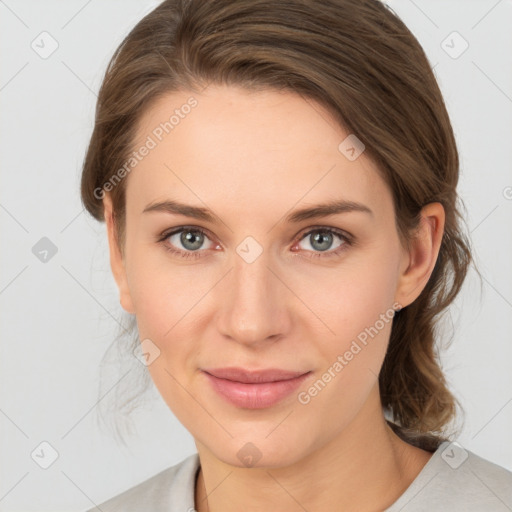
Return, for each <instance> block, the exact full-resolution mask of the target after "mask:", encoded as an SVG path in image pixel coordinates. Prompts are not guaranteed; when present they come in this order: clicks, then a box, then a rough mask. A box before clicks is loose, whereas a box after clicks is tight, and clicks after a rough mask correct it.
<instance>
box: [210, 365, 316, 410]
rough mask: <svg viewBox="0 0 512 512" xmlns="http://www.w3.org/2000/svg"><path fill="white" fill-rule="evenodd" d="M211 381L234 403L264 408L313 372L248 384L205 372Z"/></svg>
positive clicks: (289, 392)
mask: <svg viewBox="0 0 512 512" xmlns="http://www.w3.org/2000/svg"><path fill="white" fill-rule="evenodd" d="M203 373H204V374H205V375H206V377H208V380H209V381H210V383H211V385H212V386H213V389H215V391H217V393H219V394H220V395H221V396H222V397H223V398H225V399H227V400H228V401H229V402H230V403H232V404H233V405H236V406H237V407H242V408H244V409H264V408H266V407H272V406H273V405H275V404H277V403H278V402H280V401H281V400H282V399H283V398H285V397H287V396H288V395H290V394H291V393H293V392H294V391H295V390H296V389H297V388H298V387H299V386H300V385H301V384H302V382H303V381H304V380H305V379H306V378H307V377H308V376H309V374H310V373H311V372H308V373H305V374H304V375H300V376H299V377H296V378H294V379H289V380H279V381H275V382H263V383H260V384H246V383H244V382H234V381H231V380H226V379H219V378H218V377H214V376H213V375H211V374H209V373H206V372H203Z"/></svg>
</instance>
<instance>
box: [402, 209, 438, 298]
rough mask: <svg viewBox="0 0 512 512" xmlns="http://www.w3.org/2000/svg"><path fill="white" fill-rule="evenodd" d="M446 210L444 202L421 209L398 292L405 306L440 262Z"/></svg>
mask: <svg viewBox="0 0 512 512" xmlns="http://www.w3.org/2000/svg"><path fill="white" fill-rule="evenodd" d="M444 222H445V213H444V208H443V205H442V204H441V203H437V202H436V203H429V204H427V205H426V206H424V207H423V208H422V210H421V221H420V225H419V226H418V230H417V232H416V235H415V237H414V238H413V240H412V241H411V246H410V249H409V250H408V251H406V250H405V249H404V257H403V259H402V264H401V268H400V275H399V280H398V284H397V290H396V294H395V300H396V302H398V303H400V304H401V307H402V308H404V307H406V306H408V305H409V304H412V303H413V302H414V301H415V300H416V299H417V298H418V297H419V295H420V294H421V292H422V291H423V289H424V288H425V286H426V284H427V282H428V280H429V278H430V276H431V274H432V272H433V270H434V266H435V264H436V261H437V256H438V254H439V249H440V247H441V241H442V239H443V233H444Z"/></svg>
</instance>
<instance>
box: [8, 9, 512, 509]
mask: <svg viewBox="0 0 512 512" xmlns="http://www.w3.org/2000/svg"><path fill="white" fill-rule="evenodd" d="M157 3H158V2H155V1H145V2H144V1H141V0H139V1H135V0H130V1H127V0H115V1H114V0H109V1H105V0H104V1H101V2H100V1H99V0H89V1H84V0H72V1H70V0H68V1H67V2H63V1H55V0H53V1H45V2H36V1H35V0H34V1H26V0H25V1H14V0H5V1H0V38H1V47H2V65H1V68H0V102H1V112H2V115H1V118H0V123H1V124H0V126H1V142H0V143H1V152H0V154H1V157H2V168H1V170H2V176H1V180H2V181H1V183H2V186H1V189H0V226H1V233H2V245H1V248H2V251H1V256H0V257H1V260H0V308H1V315H2V319H1V320H2V323H1V327H2V330H1V333H2V340H1V341H2V343H1V348H0V350H1V353H0V364H1V381H0V428H1V446H0V448H1V457H0V461H1V464H2V466H1V473H0V510H1V511H9V512H11V511H22V510H23V511H45V510H48V511H49V510H52V511H58V510H68V511H69V510H77V511H78V510H84V509H86V508H89V507H91V506H93V504H97V503H100V502H101V501H103V500H105V499H106V498H108V497H110V496H112V495H114V494H117V493H118V492H121V491H122V490H124V489H126V488H128V487H130V486H132V485H134V484H135V483H138V482H140V481H142V480H143V479H145V478H148V477H149V476H151V475H153V474H155V473H157V472H158V471H160V470H162V469H164V468H166V467H168V466H170V465H173V464H175V463H177V462H179V461H181V460H182V459H183V458H184V457H186V456H187V455H189V454H191V453H193V452H194V451H195V445H194V444H193V440H192V438H191V436H190V434H189V433H188V432H187V431H186V430H185V429H184V428H183V427H182V426H181V424H179V422H178V421H177V420H176V419H175V418H174V416H173V415H172V413H170V411H169V410H168V408H167V406H166V405H165V404H164V402H163V400H161V399H160V397H159V396H158V394H157V392H156V391H155V390H154V389H153V390H152V391H150V392H149V394H147V395H146V398H145V399H144V400H145V402H144V407H142V408H140V409H139V410H137V412H136V413H135V414H134V424H135V426H136V430H135V431H134V432H133V433H132V434H131V435H129V436H127V437H126V442H127V446H123V445H122V444H121V443H120V442H118V441H117V438H116V437H115V435H114V434H113V433H112V431H111V430H109V429H108V428H106V427H105V426H103V427H101V424H99V423H98V410H99V406H98V404H99V405H102V404H105V403H109V400H110V399H112V397H115V393H116V385H115V384H116V382H118V381H119V379H120V378H121V377H122V376H123V375H122V374H119V373H113V377H112V379H113V380H112V387H111V390H110V391H109V392H108V393H107V394H106V395H105V396H103V395H99V391H98V376H99V363H100V361H101V358H102V356H103V354H104V352H105V349H106V347H107V346H108V345H109V344H110V342H111V340H112V339H113V337H114V335H115V334H116V332H117V330H116V329H117V324H116V319H117V320H119V321H121V322H123V323H125V321H126V317H125V316H123V315H122V312H121V308H120V305H119V303H118V294H117V289H116V288H115V286H114V282H113V279H112V277H111V275H110V268H109V263H108V252H107V244H106V237H105V228H104V225H103V224H98V223H97V222H96V221H94V220H92V219H91V218H89V216H88V215H87V214H86V213H85V212H84V211H83V210H82V206H81V204H80V200H79V193H78V188H79V177H80V167H81V163H82V161H83V157H84V153H85V149H86V144H87V143H88V138H89V136H90V134H91V130H92V126H93V114H94V107H95V100H96V92H97V91H98V88H99V85H100V81H101V77H102V75H103V72H104V70H105V68H106V65H107V63H108V60H109V58H110V56H111V55H112V53H113V51H114V50H115V48H116V47H117V46H118V44H119V43H120V42H121V40H122V38H123V37H124V36H125V35H126V34H127V33H128V31H129V30H130V29H131V28H132V27H133V26H134V24H135V23H136V22H137V21H138V20H140V19H141V18H142V16H143V15H144V14H146V13H147V12H149V11H150V10H151V9H152V8H153V7H154V6H156V5H157ZM388 3H389V4H390V5H391V6H392V7H393V9H394V10H395V11H396V12H397V13H398V14H399V15H400V16H401V17H402V19H403V20H404V21H405V22H406V24H407V25H408V26H409V27H410V28H411V30H412V31H413V32H414V34H415V35H416V36H417V37H418V39H419V40H420V43H421V44H422V45H423V46H424V48H425V50H426V52H427V54H428V56H429V59H430V61H431V64H432V66H434V67H435V73H436V75H437V77H438V79H439V82H440V85H441V89H442V91H443V93H444V96H445V99H446V102H447V105H448V109H449V112H450V115H451V118H452V122H453V126H454V129H455V132H456V137H457V141H458V144H459V150H460V155H461V164H462V176H461V182H460V188H459V191H460V194H461V196H462V197H463V199H464V201H465V204H466V206H467V208H468V219H467V222H468V225H469V228H470V231H471V237H472V240H473V243H474V247H475V258H476V260H477V264H478V265H479V268H480V270H481V271H482V273H483V275H484V278H485V280H484V286H483V294H482V295H480V291H479V284H478V281H477V280H476V278H475V274H474V272H473V271H472V272H471V273H470V275H469V278H468V282H467V283H466V286H465V288H464V290H463V294H462V295H461V297H460V298H459V299H458V300H457V303H456V304H455V305H454V307H452V308H451V314H450V320H451V321H452V322H453V328H454V329H455V335H454V337H453V344H452V346H451V348H450V349H449V350H448V351H446V352H445V353H444V355H443V363H444V367H445V369H446V372H447V375H448V378H449V381H450V383H451V386H452V388H453V389H454V391H455V393H456V395H457V396H458V397H459V398H460V400H461V402H462V404H463V406H464V408H465V411H466V418H465V427H464V430H463V431H462V434H461V436H460V437H459V438H458V441H459V442H460V443H461V444H462V445H463V446H464V447H465V448H467V449H470V450H472V451H474V452H476V453H478V454H479V455H481V456H483V457H485V458H488V459H489V460H491V461H493V462H496V463H498V464H500V465H502V466H504V467H506V468H508V469H511V470H512V442H511V432H512V372H511V371H510V363H511V361H512V335H511V328H512V272H511V262H512V259H511V257H510V255H511V252H512V251H511V249H512V172H511V162H512V138H511V134H512V133H511V132H512V130H511V128H512V67H511V62H510V49H511V48H512V33H511V31H510V26H511V21H512V2H511V1H506V0H501V1H496V0H473V1H468V0H458V1H455V0H450V1H447V0H437V1H435V0H421V1H420V0H415V1H412V0H396V1H394V0H391V1H389V2H388ZM43 31H47V32H48V33H49V34H51V36H52V37H53V38H54V39H55V40H56V41H57V42H58V45H59V46H58V49H57V50H56V51H55V52H54V53H53V54H52V55H51V56H49V57H48V58H46V59H43V58H41V57H40V56H39V54H38V53H36V51H34V50H33V49H32V48H31V43H32V41H34V40H35V41H36V43H37V44H39V46H40V47H41V46H42V43H41V42H40V41H41V37H47V36H39V35H40V34H41V32H43ZM453 31H457V32H458V33H459V34H460V35H461V36H462V37H463V38H464V39H465V40H466V41H467V42H468V43H469V48H468V49H467V50H466V51H465V52H464V53H462V54H461V55H460V56H458V58H452V56H450V55H448V53H447V52H446V51H445V49H446V50H448V51H450V52H452V55H453V54H454V52H455V53H458V52H459V51H460V49H461V48H462V46H461V44H463V41H462V40H461V39H457V37H458V36H453V35H452V36H450V37H449V38H448V39H446V38H447V37H448V36H449V35H450V34H451V33H452V32H453ZM454 37H455V39H454ZM38 41H39V43H38ZM443 41H445V43H443ZM442 45H444V49H443V46H442ZM49 47H50V46H49V40H48V39H47V40H46V43H45V48H46V49H48V48H49ZM450 47H452V48H451V49H450ZM41 51H42V50H41ZM42 237H48V238H49V239H50V240H51V241H52V242H53V243H54V244H55V246H56V247H57V249H58V252H57V253H56V254H55V255H54V256H53V257H51V258H50V257H48V261H47V262H42V261H40V260H39V259H38V258H36V256H35V255H34V254H33V253H32V247H33V246H34V245H35V244H36V243H37V242H38V241H39V240H40V239H41V238H42ZM132 364H133V365H139V364H140V363H139V362H138V361H137V360H136V359H135V358H133V360H132ZM135 374H136V369H135V368H134V369H133V370H128V373H127V374H126V375H125V379H123V383H124V382H126V383H128V384H131V378H132V376H134V375H135ZM133 385H136V383H133ZM109 386H110V384H109ZM43 441H46V442H48V443H50V445H51V446H52V447H53V448H54V449H55V450H56V451H57V452H58V454H59V457H58V459H57V460H56V461H55V462H54V463H53V464H52V465H51V466H50V467H49V468H48V469H46V470H45V469H42V468H41V467H40V466H39V465H38V464H36V462H35V461H34V460H33V459H32V458H31V453H32V452H33V451H34V450H35V449H36V448H37V449H38V450H39V451H37V450H36V453H39V459H37V457H35V458H36V459H37V460H39V461H40V462H41V463H44V459H45V457H46V458H48V457H49V456H51V451H50V449H49V448H47V447H46V448H45V446H44V445H43V447H42V448H41V447H40V446H39V445H40V443H41V442H43ZM38 447H39V448H38ZM41 449H42V452H41Z"/></svg>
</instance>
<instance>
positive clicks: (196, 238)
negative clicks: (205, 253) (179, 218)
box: [180, 231, 203, 251]
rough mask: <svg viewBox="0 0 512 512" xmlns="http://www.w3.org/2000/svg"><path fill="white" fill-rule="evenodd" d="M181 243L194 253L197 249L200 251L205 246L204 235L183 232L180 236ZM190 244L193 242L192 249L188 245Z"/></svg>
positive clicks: (196, 232)
mask: <svg viewBox="0 0 512 512" xmlns="http://www.w3.org/2000/svg"><path fill="white" fill-rule="evenodd" d="M180 242H181V243H182V244H183V247H185V248H186V249H189V250H191V251H194V250H196V249H199V248H200V247H201V245H202V244H203V235H202V234H201V233H199V232H198V231H183V232H182V233H181V236H180ZM190 242H192V247H191V246H190V245H187V244H189V243H190ZM194 242H195V243H194Z"/></svg>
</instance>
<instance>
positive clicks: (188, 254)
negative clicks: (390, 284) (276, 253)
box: [158, 226, 355, 259]
mask: <svg viewBox="0 0 512 512" xmlns="http://www.w3.org/2000/svg"><path fill="white" fill-rule="evenodd" d="M182 231H192V232H195V233H200V234H201V235H204V236H206V237H207V238H210V237H209V236H208V233H207V232H206V231H205V230H203V229H201V228H198V227H195V226H180V227H179V228H176V229H173V230H171V231H166V232H164V233H162V234H161V235H160V238H159V239H158V242H159V243H162V244H163V245H164V248H165V250H166V251H168V252H170V253H172V254H174V255H176V256H178V257H180V258H184V259H189V258H193V259H196V258H200V257H201V253H202V251H181V250H178V249H174V248H173V247H172V246H170V245H169V244H167V243H166V240H167V239H168V238H169V237H171V236H172V235H175V234H176V233H181V232H182ZM317 232H320V233H331V234H334V235H336V236H338V237H339V238H341V240H342V241H343V242H344V243H343V244H342V245H340V246H339V247H338V248H336V249H335V250H333V251H326V252H321V251H316V252H312V251H306V252H308V253H311V254H310V255H309V256H307V257H308V258H318V257H321V258H331V257H336V256H340V255H341V253H342V252H344V251H345V250H347V248H348V247H350V246H353V245H355V240H354V238H353V237H352V236H351V235H348V234H346V233H344V232H343V231H341V230H339V229H337V228H328V227H324V226H315V227H313V228H311V229H309V231H306V232H304V233H303V234H301V235H300V236H299V237H298V238H297V239H296V241H295V242H294V244H295V243H296V242H300V241H302V240H304V238H306V237H308V236H309V235H311V234H312V233H317Z"/></svg>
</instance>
